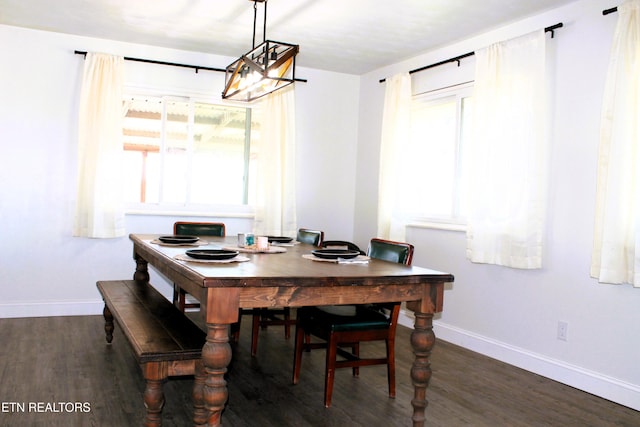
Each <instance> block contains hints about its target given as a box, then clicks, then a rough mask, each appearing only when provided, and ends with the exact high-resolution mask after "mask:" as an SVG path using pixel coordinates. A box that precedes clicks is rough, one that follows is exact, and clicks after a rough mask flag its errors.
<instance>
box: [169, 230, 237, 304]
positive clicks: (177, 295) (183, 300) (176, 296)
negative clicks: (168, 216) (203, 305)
mask: <svg viewBox="0 0 640 427" xmlns="http://www.w3.org/2000/svg"><path fill="white" fill-rule="evenodd" d="M173 234H175V235H180V236H218V237H224V236H226V235H227V229H226V227H225V225H224V223H222V222H189V221H177V222H175V223H174V224H173ZM173 303H174V305H176V306H177V307H178V308H179V309H180V311H182V312H184V311H185V309H187V308H200V304H199V303H197V302H187V293H186V292H185V291H184V290H183V289H182V288H180V287H179V286H177V285H175V284H174V285H173Z"/></svg>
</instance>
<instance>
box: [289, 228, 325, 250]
mask: <svg viewBox="0 0 640 427" xmlns="http://www.w3.org/2000/svg"><path fill="white" fill-rule="evenodd" d="M296 240H297V241H298V242H300V243H307V244H309V245H313V246H321V245H322V241H323V240H324V232H323V231H320V230H311V229H308V228H300V229H299V230H298V234H297V236H296Z"/></svg>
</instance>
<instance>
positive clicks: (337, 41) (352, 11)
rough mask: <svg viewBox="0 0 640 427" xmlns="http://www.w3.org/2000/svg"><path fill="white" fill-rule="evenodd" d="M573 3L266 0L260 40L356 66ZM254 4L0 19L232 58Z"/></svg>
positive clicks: (13, 10)
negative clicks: (264, 38)
mask: <svg viewBox="0 0 640 427" xmlns="http://www.w3.org/2000/svg"><path fill="white" fill-rule="evenodd" d="M573 1H575V0H482V1H478V0H270V1H269V2H268V8H267V39H271V40H277V41H282V42H287V43H293V44H299V45H300V54H299V55H298V57H297V64H298V65H299V66H303V67H310V68H318V69H323V70H330V71H337V72H343V73H349V74H363V73H366V72H369V71H372V70H375V69H377V68H379V67H382V66H385V65H389V64H393V63H395V62H398V61H401V60H403V59H406V58H409V57H411V56H415V55H416V54H418V53H421V52H426V51H429V50H431V49H433V48H436V47H439V46H443V45H446V44H449V43H451V42H455V41H458V40H462V39H465V38H468V37H469V36H472V35H475V34H478V33H481V32H483V31H485V30H487V29H490V28H494V27H497V26H500V25H503V24H507V23H509V22H513V21H516V20H519V19H522V18H524V17H527V16H531V15H534V14H537V13H539V12H543V11H545V10H549V9H553V8H555V7H558V6H561V5H564V4H567V3H571V2H573ZM253 5H254V3H253V1H251V0H55V1H52V0H0V24H6V25H11V26H18V27H26V28H32V29H38V30H46V31H54V32H60V33H67V34H74V35H81V36H89V37H98V38H105V39H112V40H120V41H126V42H132V43H141V44H147V45H153V46H161V47H169V48H175V49H182V50H190V51H198V52H207V53H213V54H218V55H224V56H230V57H238V56H240V55H241V54H243V53H246V52H247V51H249V50H250V49H251V47H252V33H253V12H254V10H253ZM263 10H264V8H263V6H262V5H261V4H260V3H259V4H258V30H257V36H256V38H257V43H256V44H258V43H260V42H261V41H262V24H263V15H262V13H263ZM551 24H554V23H550V25H551ZM147 59H157V58H147ZM226 65H228V64H219V65H217V66H220V67H224V66H226Z"/></svg>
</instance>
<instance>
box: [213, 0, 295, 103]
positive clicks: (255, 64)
mask: <svg viewBox="0 0 640 427" xmlns="http://www.w3.org/2000/svg"><path fill="white" fill-rule="evenodd" d="M249 1H253V9H254V11H253V45H252V49H251V50H250V51H249V52H247V53H245V54H244V55H242V56H241V57H240V58H239V59H237V60H235V61H234V62H232V63H231V64H229V65H228V66H227V67H226V69H225V87H224V91H223V92H222V98H223V99H234V100H238V101H245V102H251V101H254V100H256V99H258V98H261V97H263V96H265V95H267V94H269V93H271V92H274V91H276V90H278V89H282V88H284V87H286V86H288V85H290V84H292V83H294V82H295V81H296V78H295V66H296V65H295V57H296V55H297V54H298V52H299V50H300V48H299V46H298V45H295V44H291V43H284V42H279V41H275V40H266V31H267V0H249ZM257 3H264V22H263V33H262V43H261V44H260V45H258V46H257V47H256V23H257V13H258V11H257ZM281 67H284V69H283V70H279V69H280V68H281ZM289 68H291V77H290V78H289V77H285V75H286V74H288V71H289ZM276 70H277V72H278V73H279V74H276V75H273V72H274V71H276ZM249 73H252V74H253V75H254V76H256V78H257V77H259V78H260V80H259V81H264V80H269V81H270V87H269V88H268V89H267V90H262V89H263V88H262V87H259V88H258V90H252V87H257V86H259V85H257V83H256V86H250V87H240V83H241V82H242V80H241V79H246V78H247V76H248V75H249ZM270 74H272V75H270ZM245 82H246V80H245ZM249 84H251V83H249ZM245 94H246V95H245Z"/></svg>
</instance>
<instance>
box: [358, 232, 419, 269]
mask: <svg viewBox="0 0 640 427" xmlns="http://www.w3.org/2000/svg"><path fill="white" fill-rule="evenodd" d="M368 254H369V256H370V257H371V258H376V259H381V260H384V261H390V262H397V263H399V264H404V265H411V261H412V260H413V245H412V244H410V243H404V242H395V241H393V240H385V239H378V238H373V239H371V242H370V243H369V250H368Z"/></svg>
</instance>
